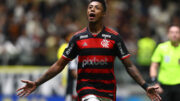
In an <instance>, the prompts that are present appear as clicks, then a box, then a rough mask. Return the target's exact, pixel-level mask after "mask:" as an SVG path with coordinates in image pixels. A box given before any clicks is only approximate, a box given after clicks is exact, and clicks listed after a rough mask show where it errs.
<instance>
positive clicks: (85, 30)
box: [72, 27, 87, 40]
mask: <svg viewBox="0 0 180 101" xmlns="http://www.w3.org/2000/svg"><path fill="white" fill-rule="evenodd" d="M86 32H87V27H85V28H83V29H81V30H79V31H77V32H75V33H74V34H73V37H72V40H78V39H79V37H80V36H81V35H84V34H86Z"/></svg>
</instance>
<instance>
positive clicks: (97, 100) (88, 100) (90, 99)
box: [82, 95, 112, 101]
mask: <svg viewBox="0 0 180 101" xmlns="http://www.w3.org/2000/svg"><path fill="white" fill-rule="evenodd" d="M82 101H112V100H111V99H107V98H101V97H96V96H95V95H87V96H85V97H83V98H82Z"/></svg>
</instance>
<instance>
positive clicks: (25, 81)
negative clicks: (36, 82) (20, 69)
mask: <svg viewBox="0 0 180 101" xmlns="http://www.w3.org/2000/svg"><path fill="white" fill-rule="evenodd" d="M21 82H23V83H29V81H28V80H21Z"/></svg>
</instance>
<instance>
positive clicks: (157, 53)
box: [151, 45, 162, 63]
mask: <svg viewBox="0 0 180 101" xmlns="http://www.w3.org/2000/svg"><path fill="white" fill-rule="evenodd" d="M161 60H162V56H161V48H160V45H158V47H157V48H156V49H155V51H154V53H153V55H152V57H151V61H152V62H158V63H159V62H160V61H161Z"/></svg>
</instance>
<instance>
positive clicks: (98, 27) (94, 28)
mask: <svg viewBox="0 0 180 101" xmlns="http://www.w3.org/2000/svg"><path fill="white" fill-rule="evenodd" d="M103 27H104V25H103V23H102V22H90V23H89V31H90V32H91V33H92V34H99V33H100V32H101V31H102V30H103Z"/></svg>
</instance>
